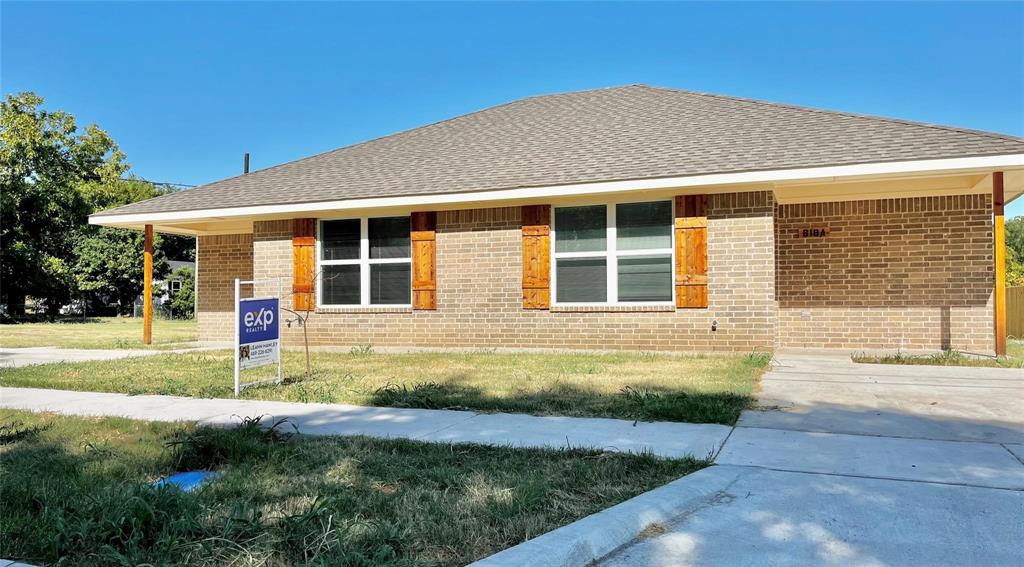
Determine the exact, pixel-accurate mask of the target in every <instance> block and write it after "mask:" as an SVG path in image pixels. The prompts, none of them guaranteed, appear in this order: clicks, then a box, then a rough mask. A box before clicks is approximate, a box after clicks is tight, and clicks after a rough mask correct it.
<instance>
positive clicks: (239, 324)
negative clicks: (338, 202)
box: [234, 278, 281, 398]
mask: <svg viewBox="0 0 1024 567" xmlns="http://www.w3.org/2000/svg"><path fill="white" fill-rule="evenodd" d="M275 281H276V282H277V296H276V297H250V298H246V299H242V285H243V284H246V285H249V284H252V285H255V284H257V283H260V282H275ZM234 353H235V354H234V357H235V397H236V398H237V397H238V395H239V394H240V393H241V391H242V390H243V389H244V388H246V387H248V386H253V385H256V384H260V383H263V382H266V380H256V381H252V382H245V383H243V382H242V381H241V374H242V370H246V369H249V368H258V367H260V366H264V365H267V364H274V363H277V378H276V379H275V380H274V383H275V384H280V383H281V280H280V279H268V280H249V281H242V280H240V279H238V278H235V350H234Z"/></svg>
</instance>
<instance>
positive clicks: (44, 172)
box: [0, 93, 128, 314]
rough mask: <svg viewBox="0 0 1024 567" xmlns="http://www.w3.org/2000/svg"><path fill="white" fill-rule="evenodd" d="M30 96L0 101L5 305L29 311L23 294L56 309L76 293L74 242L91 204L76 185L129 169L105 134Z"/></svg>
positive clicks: (0, 294)
mask: <svg viewBox="0 0 1024 567" xmlns="http://www.w3.org/2000/svg"><path fill="white" fill-rule="evenodd" d="M42 103H43V99H42V98H41V97H39V96H37V95H35V94H32V93H20V94H11V95H8V96H7V98H6V99H4V101H3V102H2V103H0V217H2V218H0V280H2V281H3V289H2V290H0V302H2V303H3V304H4V305H5V306H6V308H7V312H8V313H11V314H20V313H23V312H24V303H25V297H26V296H27V295H32V296H33V297H35V298H37V299H41V300H43V301H44V302H45V303H46V305H47V307H48V308H49V309H51V310H53V309H56V308H59V307H60V305H61V304H62V303H64V302H66V301H67V300H68V299H70V296H71V295H73V293H72V289H71V288H69V287H68V284H69V283H70V282H71V281H73V278H72V277H71V272H70V266H71V264H73V263H74V257H73V249H74V246H73V243H74V242H75V240H76V239H77V238H78V235H79V234H80V233H81V229H82V227H84V226H87V225H86V220H87V217H88V214H89V212H90V210H89V206H88V204H87V203H86V201H85V199H84V198H83V197H82V194H81V193H80V192H79V191H78V190H77V186H78V185H79V184H80V183H82V182H95V183H110V182H112V181H114V180H116V179H118V178H119V177H120V176H121V174H123V173H124V172H125V171H127V169H128V164H126V163H125V162H124V154H123V153H122V152H121V151H120V150H119V149H118V147H117V145H116V144H115V143H114V141H113V140H112V139H111V138H110V136H108V135H107V133H106V132H104V131H103V130H101V129H99V128H98V127H96V126H89V127H88V128H86V129H85V131H84V132H80V131H79V130H78V127H77V126H76V124H75V119H74V117H73V116H71V115H70V114H67V113H65V112H60V111H56V112H50V111H46V110H42V109H41V108H40V105H42Z"/></svg>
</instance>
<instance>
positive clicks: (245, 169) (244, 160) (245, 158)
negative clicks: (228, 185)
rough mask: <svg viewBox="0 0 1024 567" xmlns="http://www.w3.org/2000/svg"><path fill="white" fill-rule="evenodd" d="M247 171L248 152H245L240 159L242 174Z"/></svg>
mask: <svg viewBox="0 0 1024 567" xmlns="http://www.w3.org/2000/svg"><path fill="white" fill-rule="evenodd" d="M247 173H249V152H245V157H244V158H243V159H242V174H243V175H245V174H247Z"/></svg>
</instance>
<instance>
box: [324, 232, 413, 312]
mask: <svg viewBox="0 0 1024 567" xmlns="http://www.w3.org/2000/svg"><path fill="white" fill-rule="evenodd" d="M317 245H318V247H319V254H318V257H319V267H320V270H319V274H320V276H319V282H318V283H319V284H320V285H318V286H317V291H318V294H319V296H318V303H319V305H323V306H328V307H329V306H352V305H400V306H404V305H410V303H411V301H412V299H411V297H412V296H411V291H410V289H411V286H412V284H411V280H410V278H411V271H412V261H411V257H410V252H409V250H410V246H409V217H381V218H361V219H342V220H329V221H321V222H320V238H319V240H318V241H317Z"/></svg>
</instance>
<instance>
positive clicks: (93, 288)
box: [73, 227, 167, 315]
mask: <svg viewBox="0 0 1024 567" xmlns="http://www.w3.org/2000/svg"><path fill="white" fill-rule="evenodd" d="M159 240H160V237H159V236H157V237H156V238H155V239H154V252H153V277H154V278H161V277H163V275H164V274H166V273H167V258H166V257H165V256H164V253H163V251H162V250H160V248H159V246H157V243H158V242H159ZM142 247H143V236H142V234H141V233H138V232H135V231H130V230H124V229H117V228H107V227H103V228H100V229H99V230H98V231H96V233H95V234H92V235H90V236H88V237H86V238H83V239H82V240H81V241H79V242H78V245H77V246H76V247H75V256H76V258H77V261H76V262H75V266H74V268H73V272H74V275H75V281H76V284H77V287H78V289H79V290H80V291H81V292H83V293H84V294H88V295H90V296H91V297H93V298H96V297H102V298H105V299H107V300H108V301H109V302H116V303H117V306H118V312H119V313H120V314H122V315H127V314H130V313H131V312H132V305H133V304H134V302H135V298H136V297H138V296H139V291H140V290H141V289H142V278H143V257H142V253H141V251H142Z"/></svg>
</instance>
